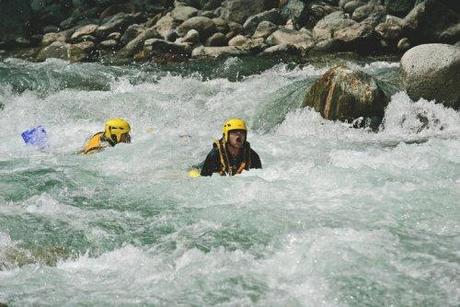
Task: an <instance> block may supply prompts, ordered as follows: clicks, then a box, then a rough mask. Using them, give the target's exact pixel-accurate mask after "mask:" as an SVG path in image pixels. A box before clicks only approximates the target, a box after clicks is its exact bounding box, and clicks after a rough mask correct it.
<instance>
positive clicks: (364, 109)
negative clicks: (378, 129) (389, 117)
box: [303, 66, 388, 122]
mask: <svg viewBox="0 0 460 307" xmlns="http://www.w3.org/2000/svg"><path fill="white" fill-rule="evenodd" d="M387 104H388V98H387V97H386V96H385V94H384V92H383V91H382V90H381V89H380V88H379V87H378V85H377V82H376V81H375V79H373V78H372V77H371V76H370V75H368V74H366V73H364V72H362V71H357V70H352V69H350V68H347V67H344V66H337V67H334V68H331V69H330V70H328V71H327V72H326V73H325V74H324V75H323V76H322V77H321V78H320V79H319V80H318V81H317V82H316V83H315V84H314V85H313V86H312V87H311V89H310V90H309V91H308V92H307V93H306V95H305V98H304V102H303V106H304V107H306V106H309V107H312V108H314V109H315V110H316V111H317V112H319V113H321V115H322V116H323V117H324V118H326V119H330V120H340V121H348V122H351V121H353V120H355V119H358V118H360V117H363V118H377V119H379V120H381V119H382V118H383V115H384V109H385V107H386V105H387Z"/></svg>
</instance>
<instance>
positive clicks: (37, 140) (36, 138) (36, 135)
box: [21, 126, 48, 148]
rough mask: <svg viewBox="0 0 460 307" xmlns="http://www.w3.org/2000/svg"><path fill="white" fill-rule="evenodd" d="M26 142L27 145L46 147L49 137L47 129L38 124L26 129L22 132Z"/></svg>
mask: <svg viewBox="0 0 460 307" xmlns="http://www.w3.org/2000/svg"><path fill="white" fill-rule="evenodd" d="M21 136H22V138H23V139H24V142H25V143H26V144H27V145H33V146H37V147H39V148H44V147H46V146H47V143H48V137H47V136H46V130H45V128H44V127H43V126H38V127H35V128H31V129H29V130H26V131H24V132H23V133H22V134H21Z"/></svg>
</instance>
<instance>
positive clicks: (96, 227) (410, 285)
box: [0, 58, 460, 306]
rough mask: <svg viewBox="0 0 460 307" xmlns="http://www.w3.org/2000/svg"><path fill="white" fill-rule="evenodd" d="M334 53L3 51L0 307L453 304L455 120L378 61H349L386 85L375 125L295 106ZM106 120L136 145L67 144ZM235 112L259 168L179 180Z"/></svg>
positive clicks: (458, 284)
mask: <svg viewBox="0 0 460 307" xmlns="http://www.w3.org/2000/svg"><path fill="white" fill-rule="evenodd" d="M333 64H334V63H327V61H326V62H323V63H321V64H319V63H306V64H304V65H296V64H282V63H279V64H273V63H270V62H267V60H257V59H249V60H245V59H243V60H241V59H237V58H230V59H227V60H225V61H218V62H208V63H192V64H188V65H185V64H183V65H176V66H168V67H158V66H148V67H146V66H127V67H110V66H102V65H99V64H68V63H66V62H62V61H58V60H48V61H47V62H45V63H35V64H34V63H29V62H23V61H20V60H16V59H6V60H3V62H1V63H0V104H2V105H3V108H2V110H1V111H0V127H1V130H0V131H1V132H0V302H1V303H6V304H8V305H9V306H28V305H52V306H61V305H68V306H73V305H137V304H145V305H156V306H174V305H194V306H203V305H224V306H248V305H251V306H252V305H255V306H363V305H366V306H388V305H395V306H458V305H459V304H460V290H459V289H460V249H459V246H460V226H459V225H460V223H459V222H460V206H459V199H460V192H459V191H460V189H459V188H460V154H459V152H460V138H459V135H460V134H459V132H460V115H459V113H458V112H455V111H453V110H451V109H447V108H444V107H442V106H441V105H436V104H434V102H430V101H425V100H420V101H416V102H414V101H412V100H410V99H409V98H408V97H407V95H406V94H405V92H404V91H401V89H400V88H399V80H398V69H399V65H398V64H397V63H389V62H378V61H374V62H370V63H365V62H348V65H350V66H354V67H357V68H360V69H363V70H364V71H366V72H368V73H370V74H372V75H374V76H375V77H377V78H378V79H379V80H380V81H379V82H382V84H383V85H384V87H385V90H386V91H387V92H388V93H390V94H393V96H392V99H391V102H390V104H389V106H388V108H387V110H386V113H385V119H384V123H383V129H382V130H381V131H380V132H379V133H373V132H371V131H369V130H366V129H360V130H357V129H352V128H350V125H349V124H344V123H336V122H329V121H326V120H323V119H322V118H321V117H320V116H319V115H318V114H317V113H315V112H314V111H312V110H310V109H299V108H298V106H299V105H300V103H301V101H302V98H303V93H304V90H305V89H306V88H308V86H310V85H311V84H312V82H314V80H316V79H317V78H318V77H319V76H320V75H321V74H322V73H324V72H325V71H326V70H327V68H328V67H330V66H332V65H333ZM419 114H422V117H423V118H424V120H421V119H420V118H421V117H420V115H419ZM115 116H122V117H125V118H127V119H128V120H129V121H130V123H131V125H132V129H133V133H132V136H133V142H132V144H120V145H118V146H116V147H114V148H110V149H108V150H105V151H104V152H101V153H99V154H97V155H91V156H80V155H77V154H75V153H76V152H77V151H78V150H79V149H80V148H81V146H82V144H83V143H84V141H85V139H86V138H87V137H88V136H89V135H90V134H92V133H94V132H96V131H99V130H101V129H102V126H103V122H104V121H105V120H106V119H107V118H109V117H115ZM232 116H239V117H243V118H245V119H247V121H248V124H249V126H250V128H252V129H251V131H250V133H249V136H248V139H249V141H250V142H251V145H252V147H253V148H254V149H255V150H256V151H257V152H258V153H259V155H260V157H261V160H262V163H263V167H264V168H263V169H261V170H252V171H250V172H246V173H243V174H242V175H241V176H238V177H233V178H227V177H217V176H213V177H211V178H196V179H191V178H188V177H186V169H187V168H188V167H189V166H190V165H192V164H195V163H196V162H198V161H201V160H202V159H203V158H204V157H205V155H206V154H207V152H208V151H209V150H210V148H211V143H212V139H213V138H218V137H219V134H220V129H221V124H222V122H223V121H224V120H225V119H226V118H228V117H232ZM39 124H41V125H44V126H45V127H46V128H47V131H48V135H49V147H48V148H47V149H45V150H42V151H40V150H35V149H33V148H29V147H27V146H25V145H24V144H23V142H22V139H21V138H20V133H21V132H22V131H24V130H26V129H28V128H30V127H33V126H36V125H39Z"/></svg>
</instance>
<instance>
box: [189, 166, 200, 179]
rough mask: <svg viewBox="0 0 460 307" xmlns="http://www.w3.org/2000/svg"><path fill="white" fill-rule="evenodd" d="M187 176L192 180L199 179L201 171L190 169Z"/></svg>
mask: <svg viewBox="0 0 460 307" xmlns="http://www.w3.org/2000/svg"><path fill="white" fill-rule="evenodd" d="M187 175H188V176H189V177H192V178H196V177H200V176H201V171H200V170H199V169H198V168H192V169H190V170H189V171H188V172H187Z"/></svg>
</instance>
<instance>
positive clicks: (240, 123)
mask: <svg viewBox="0 0 460 307" xmlns="http://www.w3.org/2000/svg"><path fill="white" fill-rule="evenodd" d="M232 130H244V131H246V132H247V131H248V128H246V122H245V121H244V120H242V119H240V118H230V119H229V120H227V121H226V122H225V123H224V127H223V129H222V133H223V135H224V141H225V142H228V133H229V132H230V131H232Z"/></svg>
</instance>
